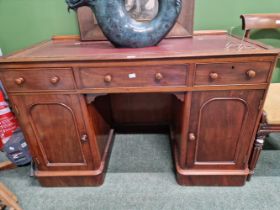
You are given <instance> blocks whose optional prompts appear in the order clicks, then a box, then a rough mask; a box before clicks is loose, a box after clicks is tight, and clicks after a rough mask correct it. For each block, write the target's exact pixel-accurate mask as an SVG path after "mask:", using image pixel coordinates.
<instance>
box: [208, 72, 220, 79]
mask: <svg viewBox="0 0 280 210" xmlns="http://www.w3.org/2000/svg"><path fill="white" fill-rule="evenodd" d="M209 77H210V79H211V80H216V79H218V78H219V74H218V73H215V72H212V73H210V74H209Z"/></svg>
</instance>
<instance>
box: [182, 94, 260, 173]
mask: <svg viewBox="0 0 280 210" xmlns="http://www.w3.org/2000/svg"><path fill="white" fill-rule="evenodd" d="M263 96H264V91H263V90H244V91H240V90H238V91H209V92H194V93H193V94H192V106H191V115H190V127H189V131H188V143H187V161H186V162H187V164H186V166H187V167H188V168H193V169H244V168H245V167H246V160H247V156H246V155H247V153H248V150H249V147H250V144H251V142H252V141H253V133H254V128H255V126H256V123H257V121H256V120H257V117H258V113H259V111H260V110H259V105H260V102H261V100H262V98H263Z"/></svg>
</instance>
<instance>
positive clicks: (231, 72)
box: [194, 62, 271, 85]
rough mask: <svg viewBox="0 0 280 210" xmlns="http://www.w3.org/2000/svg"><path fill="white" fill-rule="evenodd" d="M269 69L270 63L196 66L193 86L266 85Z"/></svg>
mask: <svg viewBox="0 0 280 210" xmlns="http://www.w3.org/2000/svg"><path fill="white" fill-rule="evenodd" d="M270 67H271V63H270V62H254V63H211V64H198V65H197V66H196V75H195V83H194V84H195V85H212V84H213V85H223V84H252V83H266V82H267V79H268V76H269V70H270Z"/></svg>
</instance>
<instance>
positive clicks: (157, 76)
mask: <svg viewBox="0 0 280 210" xmlns="http://www.w3.org/2000/svg"><path fill="white" fill-rule="evenodd" d="M155 78H156V81H161V80H162V79H163V75H162V74H161V73H156V75H155Z"/></svg>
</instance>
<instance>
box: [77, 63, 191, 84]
mask: <svg viewBox="0 0 280 210" xmlns="http://www.w3.org/2000/svg"><path fill="white" fill-rule="evenodd" d="M187 70H188V65H161V66H139V67H112V68H80V69H79V74H78V77H79V78H78V80H79V82H78V86H79V87H80V88H110V87H143V86H185V85H186V79H187Z"/></svg>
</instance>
